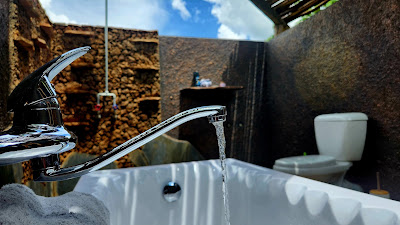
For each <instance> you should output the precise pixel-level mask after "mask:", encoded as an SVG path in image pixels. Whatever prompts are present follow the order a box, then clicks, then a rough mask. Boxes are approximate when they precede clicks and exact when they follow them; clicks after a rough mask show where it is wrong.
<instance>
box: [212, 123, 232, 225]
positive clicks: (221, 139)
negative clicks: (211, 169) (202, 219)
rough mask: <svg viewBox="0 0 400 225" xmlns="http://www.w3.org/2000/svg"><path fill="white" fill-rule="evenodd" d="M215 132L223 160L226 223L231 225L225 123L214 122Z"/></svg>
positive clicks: (220, 156)
mask: <svg viewBox="0 0 400 225" xmlns="http://www.w3.org/2000/svg"><path fill="white" fill-rule="evenodd" d="M213 125H214V126H215V130H216V133H217V139H218V148H219V158H220V160H221V169H222V194H223V199H224V208H225V222H226V224H227V225H230V224H231V222H230V212H229V202H228V189H227V187H226V180H227V176H226V175H227V173H226V163H225V159H226V155H225V135H224V123H223V121H218V122H214V123H213Z"/></svg>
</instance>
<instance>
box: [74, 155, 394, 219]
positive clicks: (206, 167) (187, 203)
mask: <svg viewBox="0 0 400 225" xmlns="http://www.w3.org/2000/svg"><path fill="white" fill-rule="evenodd" d="M227 168H228V179H227V180H228V190H229V204H230V212H231V224H232V225H258V224H266V225H289V224H296V225H311V224H318V225H364V224H365V225H394V224H400V223H399V216H400V203H399V202H396V201H392V200H387V199H383V198H379V197H375V196H371V195H367V194H363V193H359V192H355V191H351V190H348V189H344V188H340V187H336V186H333V185H329V184H325V183H321V182H317V181H313V180H310V179H306V178H302V177H298V176H294V175H289V174H285V173H280V172H277V171H274V170H270V169H267V168H263V167H258V166H255V165H252V164H248V163H244V162H241V161H238V160H234V159H228V160H227ZM169 181H174V182H176V183H178V184H179V185H180V186H181V188H182V195H181V198H180V199H178V200H177V201H175V202H171V203H170V202H167V201H165V199H164V198H163V195H162V190H163V187H164V186H165V184H167V183H168V182H169ZM221 190H222V182H221V170H220V162H219V161H218V160H209V161H200V162H188V163H180V164H168V165H161V166H148V167H140V168H128V169H116V170H102V171H95V172H92V173H90V174H87V175H85V176H83V177H82V178H81V179H80V180H79V182H78V184H77V186H76V188H75V191H79V192H85V193H89V194H92V195H94V196H95V197H97V198H99V199H100V200H102V201H103V202H104V203H105V205H106V206H107V207H108V209H109V210H110V215H111V224H124V225H125V224H133V225H144V224H145V225H156V224H157V225H159V224H163V225H221V224H225V223H224V222H223V221H224V220H223V218H224V216H223V201H222V191H221Z"/></svg>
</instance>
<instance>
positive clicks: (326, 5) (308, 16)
mask: <svg viewBox="0 0 400 225" xmlns="http://www.w3.org/2000/svg"><path fill="white" fill-rule="evenodd" d="M338 1H339V0H330V1H328V2H327V3H326V4H324V5H322V6H321V7H319V9H317V10H315V11H313V12H311V13H309V14H307V15H304V16H302V17H300V20H299V21H298V22H297V23H296V25H297V24H299V23H301V22H303V21H305V20H307V19H309V18H311V17H312V16H314V15H315V14H317V13H318V12H319V11H321V10H324V9H326V8H328V7H329V6H331V5H333V4H334V3H335V2H338ZM314 7H315V6H314ZM312 9H314V8H312Z"/></svg>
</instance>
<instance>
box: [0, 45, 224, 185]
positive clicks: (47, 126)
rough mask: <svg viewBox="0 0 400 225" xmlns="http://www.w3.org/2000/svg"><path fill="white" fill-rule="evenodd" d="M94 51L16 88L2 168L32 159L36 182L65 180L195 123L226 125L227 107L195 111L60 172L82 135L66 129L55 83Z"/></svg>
mask: <svg viewBox="0 0 400 225" xmlns="http://www.w3.org/2000/svg"><path fill="white" fill-rule="evenodd" d="M89 49H90V47H82V48H77V49H73V50H71V51H69V52H67V53H64V54H63V55H61V56H60V57H58V58H55V59H53V60H51V61H50V62H48V63H46V64H45V65H44V66H42V67H40V68H39V69H37V70H36V71H35V72H33V73H32V74H30V75H29V76H27V77H26V78H25V79H24V80H23V81H21V83H20V84H19V85H18V86H17V87H16V88H15V89H14V90H13V92H12V93H11V94H10V96H9V98H8V101H7V109H8V110H9V111H13V112H14V118H13V126H12V128H11V129H9V130H7V131H4V132H1V133H0V165H7V164H13V163H17V162H21V161H26V160H30V161H31V164H32V168H33V178H34V180H35V181H42V182H43V181H57V180H66V179H71V178H75V177H79V176H82V175H84V174H86V173H89V172H91V171H95V170H98V169H100V168H102V167H104V166H106V165H108V164H109V163H111V162H113V161H114V160H116V159H118V158H120V157H122V156H124V155H126V154H128V153H129V152H131V151H133V150H135V149H137V148H139V147H140V146H142V145H144V144H146V143H148V142H149V141H151V140H153V139H155V138H157V137H158V136H160V135H162V134H164V133H166V132H168V131H169V130H171V129H173V128H175V127H177V126H179V125H181V124H183V123H186V122H188V121H190V120H193V119H197V118H201V117H207V118H208V120H209V122H210V123H214V122H217V121H225V119H226V109H225V106H204V107H199V108H194V109H190V110H187V111H184V112H181V113H179V114H177V115H175V116H172V117H171V118H169V119H167V120H165V121H164V122H162V123H160V124H158V125H156V126H154V127H152V128H150V129H149V130H147V131H145V132H143V133H141V134H139V135H138V136H136V137H134V138H132V139H130V140H128V141H126V142H125V143H123V144H121V145H119V146H117V147H116V148H114V149H113V150H111V151H109V152H107V153H105V154H103V155H100V156H98V157H97V158H95V159H92V160H89V161H87V162H85V163H82V164H79V165H76V166H72V167H67V168H60V161H59V157H58V154H59V153H62V152H65V151H68V150H71V149H73V148H74V147H75V146H76V142H77V137H76V136H75V135H74V134H73V133H72V132H70V131H68V130H67V129H66V128H65V127H64V124H63V121H62V116H61V110H60V106H59V104H58V101H57V99H56V92H55V90H54V86H53V85H52V84H51V83H50V81H51V80H52V79H53V78H54V77H55V76H56V75H57V74H58V73H59V72H60V71H61V70H63V69H64V68H65V67H66V66H68V65H69V64H71V63H72V62H73V61H74V60H75V59H77V58H79V57H80V56H82V55H84V54H85V53H86V52H87V51H89Z"/></svg>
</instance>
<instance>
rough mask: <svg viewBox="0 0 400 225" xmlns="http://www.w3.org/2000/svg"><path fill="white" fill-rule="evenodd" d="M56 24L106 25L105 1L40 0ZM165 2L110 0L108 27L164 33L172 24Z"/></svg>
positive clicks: (160, 0)
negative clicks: (165, 28) (165, 27)
mask: <svg viewBox="0 0 400 225" xmlns="http://www.w3.org/2000/svg"><path fill="white" fill-rule="evenodd" d="M40 3H41V4H42V6H43V8H44V9H45V10H46V14H47V15H48V16H49V18H50V20H51V21H52V22H57V23H74V24H81V25H88V24H90V25H99V26H104V24H105V21H104V20H105V7H104V0H103V1H99V0H85V1H79V0H57V1H52V0H40ZM165 8H166V3H165V2H164V0H135V1H132V0H109V1H108V25H109V26H113V27H123V28H133V29H143V30H160V29H162V28H163V27H164V26H165V24H166V23H167V22H168V19H169V14H168V12H167V10H166V9H165Z"/></svg>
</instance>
